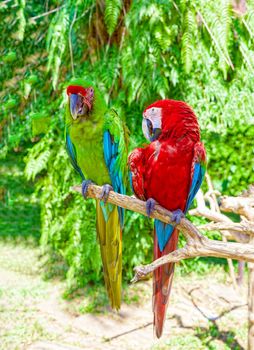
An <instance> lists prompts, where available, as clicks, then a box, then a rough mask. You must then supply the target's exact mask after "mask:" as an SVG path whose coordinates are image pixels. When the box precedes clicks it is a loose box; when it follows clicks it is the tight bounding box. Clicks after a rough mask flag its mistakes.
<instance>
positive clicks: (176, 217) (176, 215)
mask: <svg viewBox="0 0 254 350" xmlns="http://www.w3.org/2000/svg"><path fill="white" fill-rule="evenodd" d="M182 218H184V213H183V212H182V210H181V209H177V210H174V211H172V217H171V220H172V221H173V222H175V223H176V224H177V225H178V224H180V221H181V219H182Z"/></svg>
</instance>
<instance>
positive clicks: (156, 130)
mask: <svg viewBox="0 0 254 350" xmlns="http://www.w3.org/2000/svg"><path fill="white" fill-rule="evenodd" d="M160 134H161V129H160V128H154V129H153V134H152V138H151V141H155V140H157V139H158V137H159V136H160Z"/></svg>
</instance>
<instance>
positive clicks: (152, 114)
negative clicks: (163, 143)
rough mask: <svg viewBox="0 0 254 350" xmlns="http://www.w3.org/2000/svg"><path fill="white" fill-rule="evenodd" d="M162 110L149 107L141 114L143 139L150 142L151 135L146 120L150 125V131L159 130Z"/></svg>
mask: <svg viewBox="0 0 254 350" xmlns="http://www.w3.org/2000/svg"><path fill="white" fill-rule="evenodd" d="M161 118H162V109H161V108H159V107H151V108H149V109H147V110H146V111H145V112H144V113H143V121H142V130H143V134H144V136H145V138H146V139H147V140H148V141H151V134H150V132H149V128H148V125H147V119H148V120H150V122H151V123H152V129H161Z"/></svg>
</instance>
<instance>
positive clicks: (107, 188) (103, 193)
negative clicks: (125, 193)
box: [100, 184, 113, 203]
mask: <svg viewBox="0 0 254 350" xmlns="http://www.w3.org/2000/svg"><path fill="white" fill-rule="evenodd" d="M110 191H113V187H112V186H111V185H108V184H106V185H103V186H102V191H101V195H100V199H101V200H103V202H104V203H107V200H108V196H109V192H110Z"/></svg>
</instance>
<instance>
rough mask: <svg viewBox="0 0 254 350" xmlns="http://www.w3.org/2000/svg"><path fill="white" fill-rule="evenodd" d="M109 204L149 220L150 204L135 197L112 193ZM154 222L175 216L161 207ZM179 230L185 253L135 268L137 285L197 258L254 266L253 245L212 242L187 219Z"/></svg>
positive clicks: (92, 190) (96, 189)
mask: <svg viewBox="0 0 254 350" xmlns="http://www.w3.org/2000/svg"><path fill="white" fill-rule="evenodd" d="M72 190H73V191H76V192H80V193H81V192H82V191H81V186H74V187H72ZM101 191H102V187H100V186H96V185H89V188H88V197H90V198H94V199H100V194H101ZM108 202H109V203H112V204H115V205H118V206H119V207H122V208H125V209H128V210H131V211H134V212H137V213H140V214H143V215H145V216H147V214H146V203H145V202H144V201H141V200H139V199H137V198H135V197H130V196H126V195H122V194H119V193H116V192H113V191H111V192H110V194H109V197H108ZM151 218H154V219H159V220H160V221H162V222H165V223H166V224H172V221H171V218H172V213H171V212H170V211H168V210H166V209H164V208H163V207H161V206H160V205H156V206H155V210H154V212H153V213H152V214H151ZM230 224H231V223H230ZM225 225H226V223H225ZM178 229H179V230H180V231H181V232H182V233H183V235H184V236H185V238H186V241H187V243H186V245H185V246H184V247H183V248H181V249H177V250H175V251H174V252H172V253H170V254H168V255H165V256H163V257H161V258H160V259H157V260H155V261H153V262H152V263H151V264H148V265H145V266H138V267H135V272H136V274H135V276H134V278H133V281H134V282H136V281H138V280H139V279H141V278H142V277H144V276H146V275H147V274H149V273H151V272H152V271H154V270H155V269H156V268H158V267H160V266H162V265H164V264H167V263H169V262H178V261H180V260H183V259H189V258H194V257H197V256H213V257H221V258H226V259H227V258H229V259H236V260H243V261H250V262H254V246H253V245H250V244H242V243H228V242H221V241H215V240H211V239H208V238H207V237H205V236H203V235H202V234H201V233H200V232H199V230H198V229H197V228H196V227H195V226H194V225H193V224H192V223H191V222H190V221H189V220H188V219H186V218H182V219H181V221H180V224H179V225H178Z"/></svg>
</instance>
